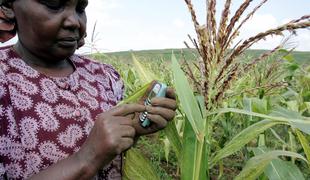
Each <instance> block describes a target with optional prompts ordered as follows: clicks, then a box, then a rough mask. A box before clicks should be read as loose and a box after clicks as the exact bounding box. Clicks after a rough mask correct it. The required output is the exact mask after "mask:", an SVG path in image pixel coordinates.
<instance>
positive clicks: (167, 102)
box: [151, 97, 177, 110]
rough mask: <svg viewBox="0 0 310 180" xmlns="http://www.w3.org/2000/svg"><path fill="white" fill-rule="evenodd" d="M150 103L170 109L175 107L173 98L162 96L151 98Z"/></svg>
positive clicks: (175, 103)
mask: <svg viewBox="0 0 310 180" xmlns="http://www.w3.org/2000/svg"><path fill="white" fill-rule="evenodd" d="M151 105H152V106H160V107H165V108H169V109H172V110H176V109H177V102H176V100H174V99H170V98H164V97H155V98H152V99H151Z"/></svg>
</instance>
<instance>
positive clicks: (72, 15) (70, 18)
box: [64, 9, 80, 30]
mask: <svg viewBox="0 0 310 180" xmlns="http://www.w3.org/2000/svg"><path fill="white" fill-rule="evenodd" d="M64 27H65V28H68V29H71V30H72V29H73V30H74V29H79V28H80V16H79V15H78V13H77V12H76V10H75V9H74V10H68V12H67V13H65V20H64Z"/></svg>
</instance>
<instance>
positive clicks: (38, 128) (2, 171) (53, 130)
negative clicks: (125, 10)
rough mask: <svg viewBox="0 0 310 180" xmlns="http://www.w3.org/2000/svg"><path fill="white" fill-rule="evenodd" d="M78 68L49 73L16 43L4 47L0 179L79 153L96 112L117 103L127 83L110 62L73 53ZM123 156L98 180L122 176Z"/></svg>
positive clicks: (20, 175) (28, 172)
mask: <svg viewBox="0 0 310 180" xmlns="http://www.w3.org/2000/svg"><path fill="white" fill-rule="evenodd" d="M70 60H71V62H72V64H73V65H74V66H75V71H74V72H73V73H72V74H71V75H70V76H68V77H48V76H46V75H44V74H42V73H40V72H38V71H36V70H34V69H33V68H31V67H30V66H28V65H27V64H26V63H25V62H24V61H23V60H22V59H21V58H20V57H19V56H18V54H17V53H16V52H15V51H14V49H13V47H12V46H9V47H3V48H0V180H1V179H24V178H27V177H30V176H31V175H33V174H35V173H38V172H39V171H41V170H43V169H45V168H47V167H49V166H50V165H52V164H54V163H56V162H57V161H59V160H61V159H64V158H66V157H68V156H69V155H71V154H73V153H74V152H76V151H78V150H79V148H80V147H81V145H82V144H83V142H84V141H85V139H86V138H87V136H88V134H89V133H90V131H91V129H92V127H93V125H94V119H95V117H96V115H98V114H100V113H102V112H104V111H106V110H108V109H110V108H111V107H113V106H115V105H116V104H117V102H118V101H120V100H121V98H122V95H123V90H124V86H123V82H122V81H121V79H120V76H119V74H118V73H117V72H116V71H115V70H114V69H113V68H112V67H111V66H109V65H106V64H101V63H98V62H95V61H92V60H90V59H88V58H85V57H82V56H78V55H73V56H71V57H70ZM121 161H122V159H121V157H117V158H116V159H115V160H113V161H112V162H111V164H109V165H108V166H106V167H105V168H103V169H102V171H100V172H98V175H97V176H96V177H95V179H121V163H122V162H121Z"/></svg>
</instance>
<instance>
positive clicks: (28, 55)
mask: <svg viewBox="0 0 310 180" xmlns="http://www.w3.org/2000/svg"><path fill="white" fill-rule="evenodd" d="M14 49H15V51H16V52H17V54H18V55H19V56H20V57H21V58H22V59H23V60H24V61H25V63H26V64H28V65H29V66H31V67H32V68H34V69H35V70H37V71H39V72H41V73H43V74H45V75H49V76H67V75H69V74H71V73H72V72H73V71H74V66H73V65H72V64H71V62H70V60H68V59H60V60H57V59H50V58H45V57H39V56H37V55H35V54H34V53H32V52H31V51H29V50H28V49H27V48H26V47H25V46H24V45H23V44H22V43H21V42H20V41H19V42H17V43H16V44H15V45H14Z"/></svg>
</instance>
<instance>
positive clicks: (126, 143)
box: [119, 137, 134, 154]
mask: <svg viewBox="0 0 310 180" xmlns="http://www.w3.org/2000/svg"><path fill="white" fill-rule="evenodd" d="M133 144H134V140H133V138H128V137H124V138H122V139H121V142H120V148H121V150H120V152H119V154H121V153H122V152H124V151H126V150H128V149H129V148H131V146H132V145H133Z"/></svg>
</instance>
